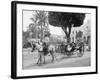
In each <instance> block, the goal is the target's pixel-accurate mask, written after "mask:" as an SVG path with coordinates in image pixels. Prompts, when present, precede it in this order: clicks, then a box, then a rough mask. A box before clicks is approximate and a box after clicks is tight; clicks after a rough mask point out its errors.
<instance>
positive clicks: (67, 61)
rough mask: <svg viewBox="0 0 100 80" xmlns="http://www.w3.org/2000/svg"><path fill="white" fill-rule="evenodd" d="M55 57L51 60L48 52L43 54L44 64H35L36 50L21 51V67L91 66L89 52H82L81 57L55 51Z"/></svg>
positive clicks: (36, 58)
mask: <svg viewBox="0 0 100 80" xmlns="http://www.w3.org/2000/svg"><path fill="white" fill-rule="evenodd" d="M55 55H56V59H55V61H54V63H52V62H51V56H50V55H49V54H48V55H47V56H45V61H46V63H45V64H41V65H40V64H36V63H37V60H38V55H37V52H32V53H29V52H28V51H25V50H24V51H23V54H22V63H23V64H22V68H23V69H41V68H61V67H85V66H91V53H90V52H84V55H83V56H82V57H78V56H77V55H72V56H71V57H68V56H66V55H62V54H60V53H56V54H55Z"/></svg>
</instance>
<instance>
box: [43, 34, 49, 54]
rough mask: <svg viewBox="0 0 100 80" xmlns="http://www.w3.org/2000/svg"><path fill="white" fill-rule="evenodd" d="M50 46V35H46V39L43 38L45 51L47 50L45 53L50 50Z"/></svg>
mask: <svg viewBox="0 0 100 80" xmlns="http://www.w3.org/2000/svg"><path fill="white" fill-rule="evenodd" d="M48 46H49V37H48V36H47V35H45V37H44V40H43V51H45V53H44V54H46V53H47V52H48Z"/></svg>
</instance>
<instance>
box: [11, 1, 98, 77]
mask: <svg viewBox="0 0 100 80" xmlns="http://www.w3.org/2000/svg"><path fill="white" fill-rule="evenodd" d="M15 3H16V4H14V3H13V7H15V8H12V9H13V11H14V12H13V14H14V15H15V16H16V17H13V20H12V22H13V26H15V27H16V29H14V30H15V32H14V31H13V33H14V34H15V36H16V37H14V36H13V37H14V38H15V40H16V41H15V44H16V45H13V46H16V48H13V49H14V50H15V51H14V50H13V52H15V53H12V57H13V58H12V59H13V60H14V61H12V62H13V67H14V68H13V72H15V73H14V76H15V77H19V78H20V77H29V76H30V77H32V76H33V77H41V76H44V77H46V75H47V76H50V75H51V76H54V75H56V76H57V75H58V76H60V75H65V74H66V75H73V74H89V73H90V74H91V73H97V62H96V61H97V59H96V58H97V51H96V50H97V42H96V41H97V40H96V39H97V35H96V34H97V33H96V32H97V13H96V12H97V7H96V6H81V5H63V4H62V5H60V4H46V3H31V2H29V3H27V2H26V3H25V2H24V3H23V2H22V3H20V2H18V3H17V2H15ZM15 19H16V20H15ZM14 23H15V24H14ZM13 26H12V27H13Z"/></svg>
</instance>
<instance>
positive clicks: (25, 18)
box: [23, 11, 91, 36]
mask: <svg viewBox="0 0 100 80" xmlns="http://www.w3.org/2000/svg"><path fill="white" fill-rule="evenodd" d="M32 14H34V12H33V11H23V31H26V30H27V29H28V26H29V24H30V23H32V20H31V19H30V18H32V17H33V15H32ZM89 20H91V15H90V14H86V17H85V20H84V23H83V25H82V26H80V27H77V28H72V30H73V29H74V30H75V29H77V30H78V29H79V30H82V31H83V32H85V31H86V26H85V25H86V24H87V21H89ZM83 26H85V27H83ZM89 28H90V26H89ZM49 29H50V33H51V34H55V35H63V36H65V33H64V31H63V30H62V28H61V27H55V26H52V25H50V24H49Z"/></svg>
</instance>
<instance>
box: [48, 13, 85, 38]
mask: <svg viewBox="0 0 100 80" xmlns="http://www.w3.org/2000/svg"><path fill="white" fill-rule="evenodd" d="M84 19H85V13H70V12H49V24H51V25H53V26H58V27H62V29H63V30H64V32H65V34H66V37H67V39H69V38H70V33H71V28H72V26H73V27H80V26H81V25H82V24H83V22H84Z"/></svg>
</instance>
